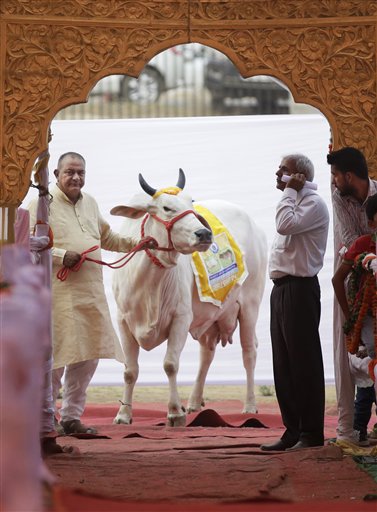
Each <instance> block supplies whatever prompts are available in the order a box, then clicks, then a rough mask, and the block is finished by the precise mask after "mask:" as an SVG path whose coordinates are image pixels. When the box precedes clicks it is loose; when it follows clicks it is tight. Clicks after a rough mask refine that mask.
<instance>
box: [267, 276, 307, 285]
mask: <svg viewBox="0 0 377 512" xmlns="http://www.w3.org/2000/svg"><path fill="white" fill-rule="evenodd" d="M316 277H317V276H313V277H299V276H283V277H277V278H274V279H272V282H273V283H274V285H275V286H281V285H283V284H285V283H290V282H291V281H298V280H301V279H314V278H316Z"/></svg>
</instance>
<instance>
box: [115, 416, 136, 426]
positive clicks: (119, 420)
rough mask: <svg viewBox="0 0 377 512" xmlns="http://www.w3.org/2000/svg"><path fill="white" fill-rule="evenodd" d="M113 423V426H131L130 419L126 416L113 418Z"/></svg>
mask: <svg viewBox="0 0 377 512" xmlns="http://www.w3.org/2000/svg"><path fill="white" fill-rule="evenodd" d="M113 423H114V424H115V425H131V424H132V418H128V417H126V416H119V415H118V416H115V418H114V420H113Z"/></svg>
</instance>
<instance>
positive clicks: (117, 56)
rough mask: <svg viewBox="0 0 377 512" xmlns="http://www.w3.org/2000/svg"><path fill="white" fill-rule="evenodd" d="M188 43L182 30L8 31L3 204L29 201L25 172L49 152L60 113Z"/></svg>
mask: <svg viewBox="0 0 377 512" xmlns="http://www.w3.org/2000/svg"><path fill="white" fill-rule="evenodd" d="M184 39H185V33H184V32H183V31H182V30H180V29H156V30H154V31H152V30H149V29H140V28H138V29H134V28H131V29H123V28H119V27H118V28H114V27H102V26H101V27H98V28H97V29H96V30H93V29H92V28H89V27H75V26H62V25H56V26H53V25H37V24H33V25H29V24H24V25H23V24H14V25H9V26H8V37H7V54H6V69H7V80H6V85H5V97H4V99H5V101H4V117H5V123H4V142H3V144H4V150H5V152H4V157H3V166H4V169H5V172H4V174H3V175H2V176H1V177H0V202H2V203H5V202H10V201H12V200H14V194H15V192H17V198H18V201H17V202H20V201H21V200H22V198H23V197H24V196H25V195H26V193H27V189H28V187H29V181H30V179H29V173H25V169H30V170H31V167H32V165H33V162H34V160H35V158H36V157H37V155H38V154H39V153H40V152H41V150H43V149H44V148H45V145H46V142H45V140H44V139H45V138H46V134H47V128H48V125H49V122H50V121H51V120H52V118H53V116H54V115H55V114H56V113H57V112H58V111H59V110H60V109H61V108H63V107H64V106H67V105H70V104H73V103H80V102H83V101H85V100H86V98H87V96H88V94H89V91H90V89H91V88H92V87H93V86H94V84H95V83H96V82H97V81H98V80H99V79H100V78H102V77H103V76H105V75H109V74H114V73H125V74H128V75H132V76H137V75H138V74H139V73H140V71H141V69H142V68H143V66H144V64H145V63H146V62H148V60H150V59H151V57H152V56H153V55H154V54H155V53H157V51H159V50H160V49H162V48H164V47H165V48H168V47H169V46H170V42H171V40H176V41H180V42H182V41H183V40H184ZM152 45H153V46H152Z"/></svg>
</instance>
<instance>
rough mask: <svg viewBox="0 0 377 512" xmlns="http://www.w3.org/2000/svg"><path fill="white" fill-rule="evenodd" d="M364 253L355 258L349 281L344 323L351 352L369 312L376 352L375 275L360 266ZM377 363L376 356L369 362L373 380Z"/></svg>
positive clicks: (355, 346) (357, 344)
mask: <svg viewBox="0 0 377 512" xmlns="http://www.w3.org/2000/svg"><path fill="white" fill-rule="evenodd" d="M364 257H365V253H363V254H361V255H359V256H357V257H356V258H355V263H354V266H353V271H352V274H351V279H350V283H349V290H348V291H349V302H350V309H351V317H350V320H349V321H348V322H346V323H345V325H344V331H345V334H346V345H347V350H348V352H350V353H351V354H356V352H357V351H358V348H359V345H360V343H361V330H362V326H363V320H364V318H365V316H366V315H367V314H368V313H369V312H370V313H371V314H372V315H373V318H374V329H373V333H374V348H375V354H377V287H376V277H375V276H374V275H373V272H371V271H368V270H366V269H365V268H363V267H362V264H361V262H362V260H363V259H364ZM376 364H377V358H376V357H375V359H373V360H372V361H371V362H370V363H369V368H368V370H369V374H370V377H371V378H372V379H373V380H374V367H375V366H376Z"/></svg>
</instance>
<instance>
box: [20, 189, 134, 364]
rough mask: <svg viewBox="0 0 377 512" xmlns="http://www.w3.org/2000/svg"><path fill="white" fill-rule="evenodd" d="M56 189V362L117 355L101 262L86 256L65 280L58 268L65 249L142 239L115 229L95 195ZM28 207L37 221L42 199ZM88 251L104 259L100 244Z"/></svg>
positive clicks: (118, 246)
mask: <svg viewBox="0 0 377 512" xmlns="http://www.w3.org/2000/svg"><path fill="white" fill-rule="evenodd" d="M51 194H52V196H53V200H52V202H51V204H50V216H49V223H50V226H51V228H52V231H53V235H54V247H53V249H52V255H53V266H52V292H53V307H52V317H53V339H52V341H53V357H54V368H61V367H62V366H66V365H68V364H73V363H78V362H80V361H86V360H88V359H99V358H114V357H115V347H116V344H119V341H118V338H117V335H116V333H115V330H114V327H113V325H112V322H111V318H110V311H109V307H108V304H107V301H106V296H105V290H104V286H103V273H102V265H99V264H96V263H92V262H89V261H86V262H84V264H83V265H82V267H81V269H80V270H79V271H78V272H70V273H69V275H68V278H67V279H66V280H65V281H60V280H58V279H57V277H56V274H57V272H58V270H59V269H60V268H61V267H62V264H63V258H64V255H65V253H66V251H75V252H78V253H82V252H83V251H85V250H87V249H89V248H91V247H93V246H94V245H99V246H100V247H102V248H103V249H106V250H109V251H119V252H128V251H129V250H130V249H131V248H132V247H134V246H135V245H136V243H137V242H138V240H136V239H134V238H131V237H121V236H120V235H118V234H117V233H114V232H113V231H112V230H111V229H110V226H109V224H108V223H107V222H106V221H105V220H104V218H103V217H102V215H101V213H100V212H99V209H98V205H97V202H96V201H95V199H94V198H93V197H91V196H90V195H88V194H85V193H82V197H81V198H80V199H79V200H78V201H77V203H76V204H73V203H72V202H71V201H70V200H69V199H68V198H67V196H66V195H65V194H64V193H63V192H62V191H61V190H60V189H59V188H58V187H55V188H54V189H53V190H52V191H51ZM29 211H30V223H31V226H34V224H35V222H36V212H37V200H34V201H32V202H31V203H30V205H29ZM89 256H90V257H91V258H93V259H98V260H100V259H101V250H100V249H97V250H96V251H94V252H91V253H90V254H89Z"/></svg>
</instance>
